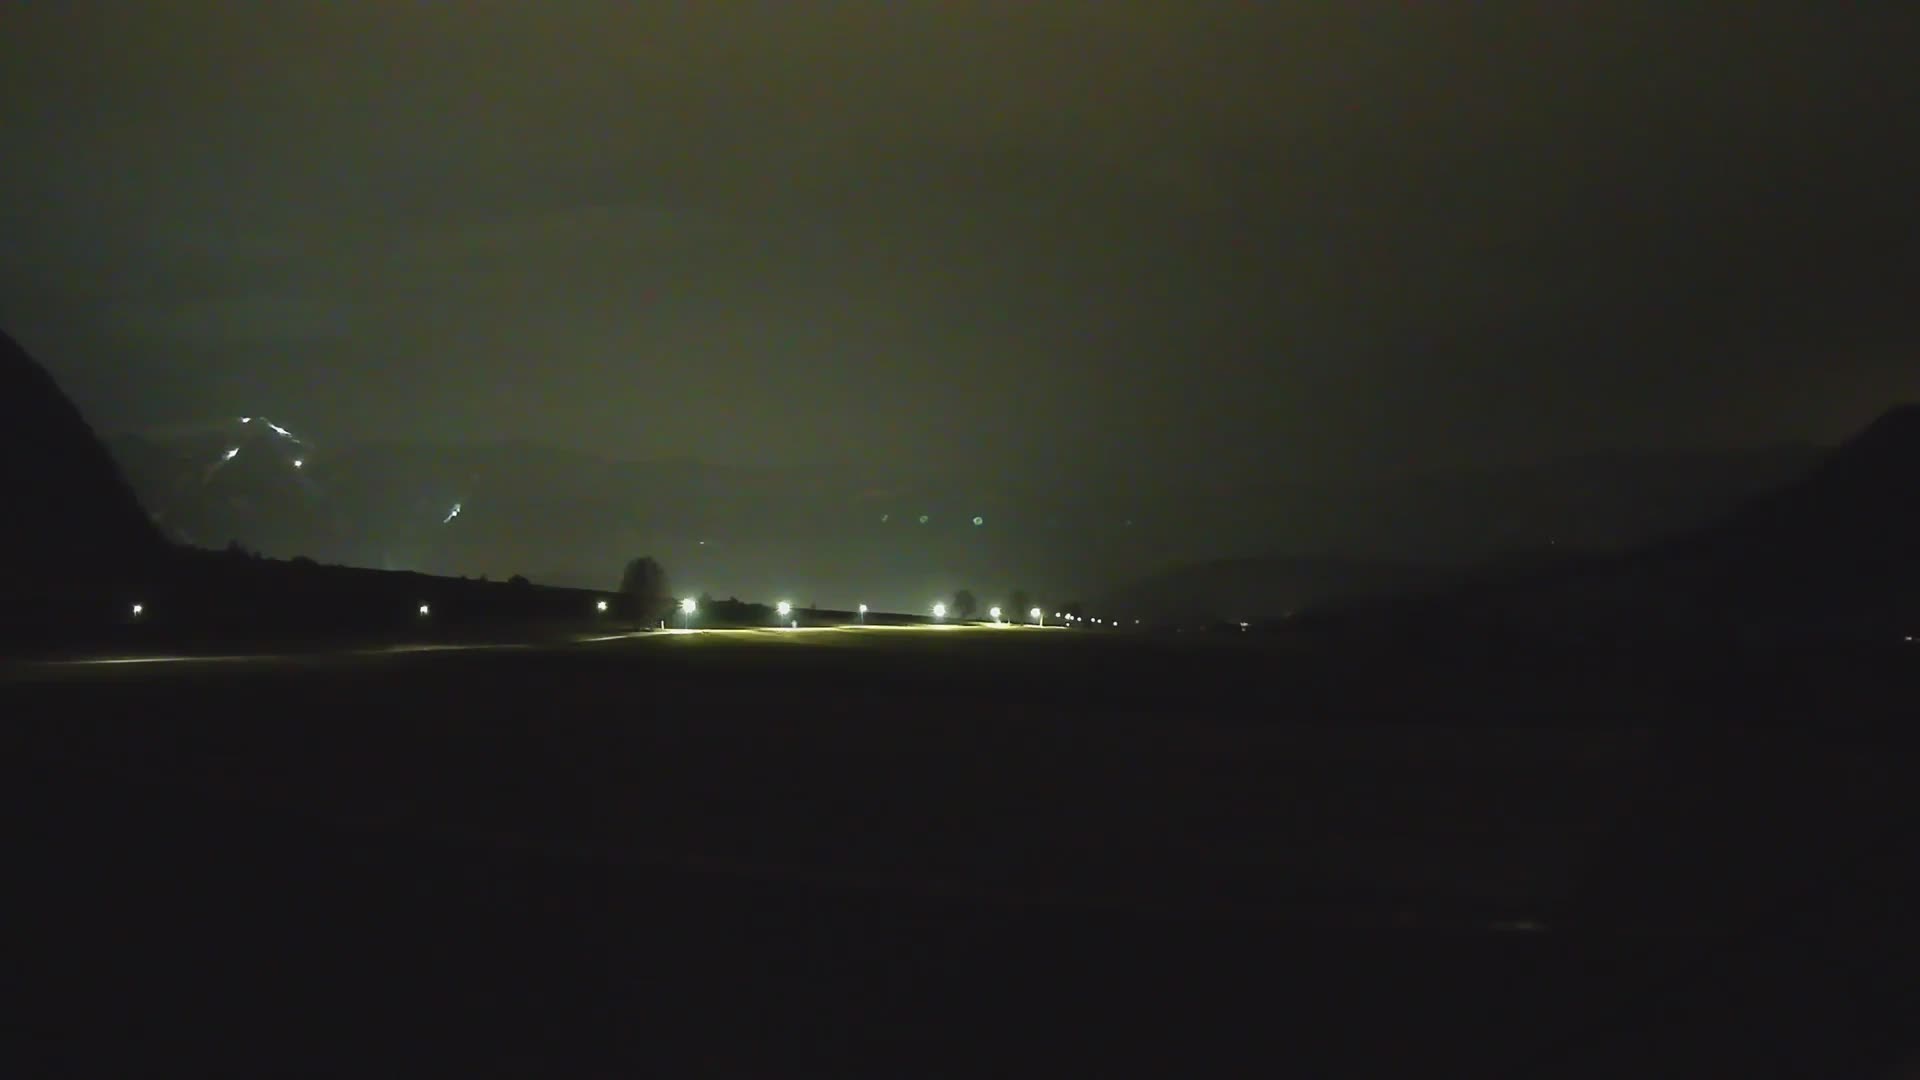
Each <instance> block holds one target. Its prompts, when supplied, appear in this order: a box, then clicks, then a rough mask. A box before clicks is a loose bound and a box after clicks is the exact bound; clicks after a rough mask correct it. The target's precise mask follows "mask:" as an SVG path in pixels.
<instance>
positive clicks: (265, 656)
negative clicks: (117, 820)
mask: <svg viewBox="0 0 1920 1080" xmlns="http://www.w3.org/2000/svg"><path fill="white" fill-rule="evenodd" d="M1040 632H1048V633H1053V632H1062V633H1064V632H1065V628H1063V627H1036V626H1012V625H1007V626H992V625H954V624H949V625H917V626H868V625H847V626H800V627H787V626H769V627H727V628H717V629H716V628H706V627H693V628H690V629H682V628H679V627H670V628H667V629H664V630H632V631H622V632H620V633H612V634H582V635H578V636H575V637H572V638H568V639H564V640H558V641H545V642H526V641H503V642H408V643H400V644H391V645H376V646H370V647H360V648H334V647H325V646H321V647H315V648H310V649H298V650H282V651H261V652H246V653H221V654H207V653H141V654H116V655H111V656H83V657H72V658H65V659H57V660H25V661H13V662H9V663H7V664H6V665H5V666H4V667H0V677H5V678H11V679H25V678H32V677H33V676H34V675H35V674H36V673H38V674H47V673H52V672H58V671H61V670H68V669H74V668H88V667H124V666H139V665H157V664H166V665H180V666H184V667H187V668H192V667H195V666H198V665H209V666H222V665H234V664H265V665H272V664H278V663H293V662H300V663H311V662H316V661H346V660H352V659H355V658H366V657H392V656H404V655H410V654H416V653H489V652H502V651H508V650H525V651H532V652H540V653H548V654H551V653H556V652H559V651H562V650H566V649H570V648H575V647H579V646H588V645H605V644H607V643H609V642H648V641H666V640H669V639H680V641H681V643H682V644H685V643H686V642H687V641H689V640H701V641H707V642H709V643H714V644H725V645H734V646H743V645H744V646H751V645H766V644H771V643H788V644H795V643H811V644H834V643H835V642H834V641H833V638H835V637H841V638H846V639H849V640H845V641H841V642H838V643H839V644H855V640H853V639H865V638H887V637H896V636H900V635H919V634H941V635H949V636H958V637H966V636H971V635H975V634H994V635H1007V634H1016V635H1017V634H1036V633H1040Z"/></svg>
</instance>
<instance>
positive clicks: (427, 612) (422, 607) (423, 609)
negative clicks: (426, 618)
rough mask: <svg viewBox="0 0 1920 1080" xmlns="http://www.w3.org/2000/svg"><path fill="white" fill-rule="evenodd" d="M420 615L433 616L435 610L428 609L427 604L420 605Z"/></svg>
mask: <svg viewBox="0 0 1920 1080" xmlns="http://www.w3.org/2000/svg"><path fill="white" fill-rule="evenodd" d="M420 614H421V615H431V614H433V609H432V608H431V607H428V606H427V605H425V604H421V605H420Z"/></svg>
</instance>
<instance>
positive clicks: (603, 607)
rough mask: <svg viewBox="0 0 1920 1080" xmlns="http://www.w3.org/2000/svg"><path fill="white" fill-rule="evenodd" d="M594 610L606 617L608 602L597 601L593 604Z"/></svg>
mask: <svg viewBox="0 0 1920 1080" xmlns="http://www.w3.org/2000/svg"><path fill="white" fill-rule="evenodd" d="M593 610H595V611H597V612H599V613H600V614H602V615H605V614H606V613H607V602H606V601H605V600H595V601H594V602H593Z"/></svg>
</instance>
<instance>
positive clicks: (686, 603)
mask: <svg viewBox="0 0 1920 1080" xmlns="http://www.w3.org/2000/svg"><path fill="white" fill-rule="evenodd" d="M698 607H699V605H698V604H695V603H694V602H693V597H691V596H689V597H687V598H686V599H685V600H682V601H680V629H682V630H691V629H693V613H694V611H695V610H696V609H697V608H698Z"/></svg>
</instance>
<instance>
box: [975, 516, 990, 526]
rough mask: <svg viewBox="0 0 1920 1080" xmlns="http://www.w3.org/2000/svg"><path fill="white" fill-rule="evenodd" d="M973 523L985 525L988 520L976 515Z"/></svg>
mask: <svg viewBox="0 0 1920 1080" xmlns="http://www.w3.org/2000/svg"><path fill="white" fill-rule="evenodd" d="M973 523H974V524H975V525H985V524H986V523H987V519H986V518H983V517H981V516H980V515H979V514H975V515H973Z"/></svg>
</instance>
